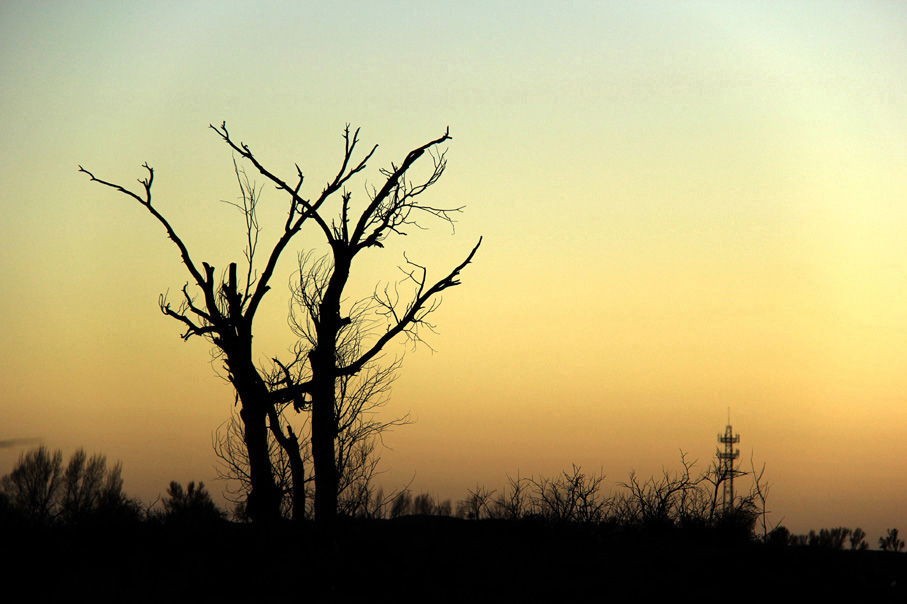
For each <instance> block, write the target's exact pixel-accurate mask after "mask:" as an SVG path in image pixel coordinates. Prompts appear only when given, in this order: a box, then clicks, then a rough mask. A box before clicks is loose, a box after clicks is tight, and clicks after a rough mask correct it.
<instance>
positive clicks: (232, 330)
mask: <svg viewBox="0 0 907 604" xmlns="http://www.w3.org/2000/svg"><path fill="white" fill-rule="evenodd" d="M211 129H212V130H214V131H215V132H216V133H217V134H218V135H219V136H220V137H221V139H222V140H223V141H224V142H225V143H226V144H227V145H228V146H229V147H230V148H231V149H232V150H233V151H234V152H235V153H236V154H237V155H238V156H239V157H240V158H241V159H242V160H245V161H246V162H248V163H249V164H251V165H252V166H253V167H254V169H255V170H256V171H257V172H258V173H259V174H261V175H262V176H263V177H264V178H265V179H266V180H267V181H268V182H270V183H272V184H273V185H275V186H276V188H277V189H278V190H279V191H282V192H283V193H285V194H286V195H287V196H288V197H289V200H288V206H287V215H286V216H287V217H286V221H285V223H284V225H283V229H282V232H281V233H280V236H279V237H278V238H277V240H276V241H275V242H274V243H273V245H272V247H271V249H270V252H269V253H268V254H267V256H266V259H265V261H264V265H263V267H262V268H261V270H260V272H259V271H258V268H256V266H257V265H256V254H257V251H258V244H259V240H258V239H259V237H258V236H259V226H258V218H257V204H258V199H259V197H258V195H259V193H260V189H256V187H255V186H254V183H249V180H248V178H244V177H245V172H244V171H243V170H242V169H240V168H239V166H238V164H237V166H236V173H237V178H238V180H239V185H240V189H241V190H242V192H243V197H242V203H241V204H237V207H239V209H240V210H241V211H242V212H243V215H244V216H245V221H246V232H247V238H246V242H245V250H244V258H245V270H244V271H243V273H239V272H238V270H237V264H236V263H235V262H234V263H230V264H229V266H228V269H227V271H226V275H222V276H221V277H219V278H218V277H216V276H215V273H216V269H215V267H214V266H212V265H210V264H208V263H206V262H202V263H201V268H199V266H198V264H197V263H196V261H195V260H193V258H192V256H191V255H190V253H189V250H188V249H187V247H186V245H185V244H184V243H183V240H182V239H181V238H180V237H179V236H178V235H177V233H176V231H175V230H174V228H173V227H172V226H171V224H170V223H169V221H168V220H167V219H166V218H165V217H164V216H163V214H161V212H160V211H159V210H158V209H157V207H155V206H154V205H153V204H152V195H151V190H152V183H153V180H154V171H153V169H152V168H151V167H150V166H149V165H148V164H147V163H146V164H144V166H143V167H144V168H145V170H146V171H147V176H146V177H145V178H142V179H139V183H140V184H141V185H142V190H141V191H139V192H138V193H137V192H134V191H131V190H129V189H126V188H124V187H122V186H120V185H117V184H114V183H112V182H108V181H105V180H102V179H99V178H96V177H95V176H94V174H92V173H91V172H89V171H88V170H85V169H84V168H82V167H81V166H79V170H80V171H81V172H84V173H86V174H87V175H88V176H89V177H90V179H91V180H92V181H93V182H97V183H99V184H101V185H104V186H106V187H109V188H112V189H114V190H116V191H118V192H120V193H122V194H124V195H126V196H128V197H130V198H132V199H133V200H135V201H137V202H138V203H139V204H140V205H142V206H143V207H144V208H145V209H146V210H147V211H148V212H149V213H150V214H151V215H152V216H153V218H154V219H155V220H156V221H157V222H159V223H160V224H161V225H162V226H163V227H164V229H165V231H166V232H167V236H168V237H169V238H170V239H171V240H172V241H173V243H174V245H175V246H176V247H177V249H178V251H179V253H180V257H181V259H182V262H183V265H184V266H185V267H186V270H187V271H188V272H189V275H190V277H191V283H192V287H193V290H194V291H197V292H200V294H201V300H200V301H199V300H198V296H197V295H196V294H195V293H193V291H192V290H190V286H189V284H186V285H185V286H184V287H183V288H182V294H183V299H182V301H181V303H180V304H179V305H178V306H177V307H176V308H174V307H173V306H172V304H171V303H170V302H169V301H168V300H167V298H166V296H161V299H160V308H161V311H162V312H163V313H164V314H165V315H167V316H169V317H171V318H173V319H175V320H177V321H179V322H180V323H181V324H183V326H184V327H185V329H186V331H185V332H184V334H183V339H184V340H188V339H189V338H191V337H192V336H200V337H203V338H206V339H208V340H209V341H210V342H211V343H212V344H213V345H214V346H215V347H216V348H217V350H218V351H219V353H220V354H222V356H223V359H224V364H225V368H226V370H227V377H228V379H229V381H230V382H231V384H232V385H233V387H234V389H235V391H236V398H237V400H238V401H239V403H240V404H241V410H240V418H241V420H242V423H243V439H244V442H245V445H246V450H247V453H248V464H249V466H248V467H249V472H248V477H249V484H250V485H251V489H250V493H249V499H248V511H249V514H250V516H251V518H252V519H253V520H254V521H257V522H272V521H276V520H277V519H279V517H280V506H281V500H282V497H281V493H280V490H279V488H278V485H277V484H276V483H275V480H274V472H273V469H272V464H271V455H270V448H269V446H270V445H269V435H270V438H273V439H274V440H275V441H277V443H278V444H279V445H280V446H281V447H282V448H283V449H284V450H285V451H286V452H287V454H288V456H289V461H290V468H291V472H298V473H300V477H299V479H294V481H293V483H294V489H304V484H305V479H304V477H303V476H302V473H303V472H304V463H303V460H302V458H301V453H300V450H301V449H300V440H299V438H298V436H297V435H296V434H295V433H294V432H293V431H292V429H291V427H290V425H289V424H285V425H284V426H282V425H281V423H280V421H279V419H280V418H279V409H280V405H286V404H288V403H292V404H293V406H294V408H295V409H296V410H298V411H302V410H303V409H306V410H309V411H310V412H311V426H310V429H311V452H312V459H313V467H314V473H315V483H316V490H315V497H316V500H315V516H316V519H321V520H324V521H326V522H331V521H332V520H333V519H334V518H335V517H336V515H337V507H338V492H339V489H340V474H339V472H338V468H337V460H336V443H337V439H338V434H339V429H340V425H341V421H342V419H341V418H339V417H338V416H337V413H336V396H337V381H338V380H339V379H342V378H344V377H346V376H354V375H356V374H358V373H359V372H360V371H363V370H364V369H366V367H367V366H368V364H369V363H371V362H373V361H374V360H376V358H377V357H378V356H379V355H380V353H381V351H382V350H383V348H384V346H385V345H386V344H387V343H388V342H390V341H391V340H392V339H394V338H396V337H397V336H405V337H409V338H411V339H413V340H415V341H418V340H419V330H420V328H422V327H430V325H429V324H428V323H427V321H426V317H427V316H428V315H429V314H430V313H431V312H432V311H433V310H434V309H435V308H436V307H437V304H438V303H439V294H440V293H441V292H443V291H444V290H445V289H448V288H450V287H454V286H456V285H459V283H460V281H459V275H460V272H461V271H462V270H463V269H464V268H465V267H466V265H467V264H469V263H470V262H471V260H472V258H473V256H474V255H475V253H476V251H477V250H478V247H479V245H480V244H481V239H480V240H479V243H477V244H476V246H475V247H474V248H473V249H472V251H471V252H470V253H469V254H468V255H467V257H466V259H465V260H464V261H463V262H461V263H460V264H458V265H457V266H456V267H454V268H453V269H452V270H451V271H450V272H448V273H446V275H445V276H442V277H441V278H440V279H439V280H438V281H435V282H431V281H429V280H428V278H427V275H428V271H427V269H426V268H425V267H423V266H420V265H418V264H416V263H414V262H411V261H410V260H409V259H406V267H407V273H406V277H407V279H408V281H409V282H410V284H411V285H412V291H411V292H410V293H411V296H410V297H408V298H406V299H402V300H401V299H400V298H398V297H397V296H396V295H395V294H396V290H388V289H385V290H384V291H383V292H377V291H376V293H375V296H373V302H374V304H375V305H376V307H377V308H378V309H379V310H380V312H382V313H383V316H384V317H385V318H386V319H387V329H386V331H385V332H384V333H383V334H381V335H380V337H377V338H376V339H375V340H374V341H373V342H371V343H370V345H369V346H368V347H367V348H363V349H362V350H361V351H360V353H359V354H358V355H357V356H356V357H355V358H350V359H346V358H344V357H343V356H342V355H340V354H338V349H342V342H343V341H344V336H345V333H346V331H347V330H348V329H349V327H350V325H351V324H352V321H351V318H350V316H349V313H348V312H347V313H343V312H342V309H341V304H342V301H343V299H344V289H345V287H346V285H347V282H348V280H349V276H350V271H351V267H352V262H353V259H354V258H355V257H357V256H358V255H359V254H360V253H361V252H363V251H364V250H367V249H372V248H380V247H382V245H383V242H384V241H385V239H386V238H387V237H388V236H390V235H392V234H404V233H405V232H406V230H407V229H408V228H409V227H413V226H418V224H417V218H418V217H419V215H428V216H434V217H437V218H440V219H442V220H445V221H448V222H452V218H451V214H452V213H454V212H457V211H459V210H460V208H450V209H444V208H436V207H433V206H429V205H425V204H422V203H421V202H420V199H419V197H420V195H421V194H422V193H423V192H424V191H425V190H426V189H427V188H428V187H430V186H431V185H433V184H435V183H436V182H437V180H438V179H439V178H440V177H441V174H442V173H443V171H444V168H445V166H446V160H445V154H444V152H443V151H438V150H437V149H438V148H439V146H440V145H442V144H443V143H444V142H446V141H448V140H450V136H449V134H448V133H447V132H445V133H444V135H443V136H441V137H439V138H437V139H435V140H432V141H429V142H428V143H426V144H424V145H421V146H419V147H417V148H415V149H413V150H412V151H410V152H409V153H408V154H407V155H406V157H405V158H404V159H403V161H402V163H400V165H399V166H398V165H395V164H391V167H390V168H389V169H386V170H382V171H381V175H382V178H383V180H384V182H383V184H382V185H381V187H380V188H373V189H372V192H371V194H370V195H369V196H368V199H367V200H366V202H365V203H364V208H363V210H362V211H361V213H360V214H359V216H358V218H357V217H356V216H355V215H354V214H353V212H352V206H351V198H352V195H351V193H350V192H349V191H347V190H346V188H345V187H346V185H347V183H348V182H349V181H350V179H351V178H353V176H355V175H356V174H358V173H359V172H361V171H362V170H364V169H365V167H366V162H367V161H368V160H369V159H370V158H371V157H372V155H373V154H374V152H375V150H376V149H377V146H375V147H372V149H371V150H370V151H368V152H367V153H365V155H364V157H362V159H360V160H358V161H357V160H355V159H354V155H355V152H356V146H357V144H358V142H359V131H358V130H356V131H355V132H353V133H351V132H350V129H349V127H347V128H346V129H345V131H344V135H343V140H344V151H343V158H342V160H341V162H340V168H339V170H338V171H337V174H336V176H334V178H333V179H332V180H330V181H328V183H327V185H326V186H325V187H324V189H323V190H322V191H321V193H320V194H319V195H318V196H317V197H316V198H314V199H306V198H304V197H303V196H302V194H301V193H300V191H301V189H302V185H303V180H304V178H303V173H302V170H301V169H300V168H299V166H298V165H297V166H296V174H295V176H294V177H293V179H292V180H285V179H283V178H281V177H280V176H278V175H277V174H276V173H275V172H273V171H271V170H269V169H268V168H266V167H265V166H264V165H262V164H261V163H260V162H259V161H258V159H257V158H256V157H255V156H254V155H253V153H252V150H251V148H250V147H249V146H248V145H246V144H245V143H242V142H237V141H236V140H234V139H233V138H232V137H231V135H230V133H229V131H228V130H227V126H226V123H222V124H221V125H220V126H219V127H218V126H213V125H212V126H211ZM426 152H428V154H429V155H430V156H431V157H432V159H433V169H432V171H431V174H430V175H429V177H428V178H427V179H425V180H422V181H418V182H412V181H411V180H410V179H409V178H408V177H407V173H408V171H409V170H410V168H412V167H413V165H414V164H415V163H416V162H417V161H418V160H419V159H420V158H421V157H422V156H423V155H425V154H426ZM338 192H339V193H340V195H339V197H340V207H339V208H338V212H339V216H338V217H337V219H335V220H331V221H330V222H329V221H328V220H327V219H326V218H325V215H326V213H327V207H326V204H327V202H328V201H329V200H331V199H334V198H335V197H336V194H337V193H338ZM309 220H312V221H314V222H315V223H316V224H317V226H318V228H319V229H320V230H321V232H322V233H323V234H324V236H325V239H326V243H327V244H328V246H329V247H330V255H329V257H330V266H329V268H328V269H327V273H326V274H325V280H324V281H323V289H322V290H321V291H320V292H319V293H318V298H317V299H318V303H317V305H316V306H315V307H313V308H312V309H310V315H311V319H312V324H313V326H314V331H313V333H312V336H313V338H312V340H311V341H310V342H309V343H310V345H311V346H310V348H309V349H308V350H307V351H305V353H304V355H300V354H298V353H297V358H296V361H304V362H305V363H308V365H309V367H308V376H309V377H308V379H307V380H305V381H300V380H299V379H294V376H293V374H292V373H291V371H289V367H288V366H287V371H285V372H284V375H283V376H282V378H281V379H280V380H278V381H277V382H276V383H275V381H274V380H269V379H268V378H269V375H268V371H267V370H265V369H263V368H261V367H259V366H258V365H256V363H255V361H254V358H255V357H254V356H253V353H252V326H253V321H254V318H255V314H256V313H257V311H258V308H259V307H260V305H261V301H262V299H263V297H264V296H265V294H266V293H267V292H268V291H269V290H270V282H271V279H272V277H273V275H274V271H275V269H276V266H277V262H278V260H279V259H280V257H281V255H282V254H283V252H284V251H285V250H286V249H287V247H288V246H289V245H290V243H291V242H292V241H293V239H294V238H295V237H296V235H298V234H299V232H300V231H301V230H302V227H303V225H304V224H305V223H306V222H307V221H309ZM240 274H241V275H242V276H241V277H240ZM302 288H303V289H306V291H313V290H311V289H307V286H302ZM347 310H348V309H347ZM344 315H345V316H344ZM297 378H298V376H297ZM294 499H295V500H297V501H298V500H304V497H300V496H298V495H297V496H296V497H294Z"/></svg>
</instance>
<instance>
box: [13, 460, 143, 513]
mask: <svg viewBox="0 0 907 604" xmlns="http://www.w3.org/2000/svg"><path fill="white" fill-rule="evenodd" d="M121 473H122V465H121V464H120V463H116V464H114V466H113V467H110V468H108V467H107V458H106V457H105V456H104V455H99V454H96V455H92V456H91V457H88V456H87V455H86V454H85V450H84V449H79V450H77V451H76V452H75V453H73V455H72V457H70V459H69V463H68V464H67V465H66V468H65V469H64V467H63V453H62V452H61V451H60V450H59V449H57V450H56V451H53V452H51V451H49V450H48V449H47V448H46V447H44V446H43V445H42V446H40V447H38V448H37V449H33V450H31V451H28V452H26V453H23V454H22V455H21V456H20V457H19V461H18V462H16V465H15V467H14V468H13V471H12V472H10V473H9V474H7V475H6V476H4V477H3V479H2V480H0V495H3V496H5V497H6V498H7V499H8V501H9V504H10V506H11V508H12V509H13V510H14V511H15V512H16V513H17V514H19V515H20V516H21V517H22V518H23V519H24V520H26V521H27V522H34V523H39V524H51V523H64V524H74V523H79V522H84V521H89V520H92V519H98V518H103V519H105V520H108V521H110V520H116V519H132V520H135V519H137V518H138V516H139V504H138V502H137V501H136V500H132V499H129V498H128V497H127V496H126V495H125V494H124V493H123V478H122V476H121Z"/></svg>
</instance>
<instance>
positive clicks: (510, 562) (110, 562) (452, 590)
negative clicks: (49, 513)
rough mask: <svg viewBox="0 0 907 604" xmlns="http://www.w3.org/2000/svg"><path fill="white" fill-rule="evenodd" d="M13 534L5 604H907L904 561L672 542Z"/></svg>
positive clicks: (638, 537)
mask: <svg viewBox="0 0 907 604" xmlns="http://www.w3.org/2000/svg"><path fill="white" fill-rule="evenodd" d="M3 533H4V534H3V535H2V536H0V539H2V542H3V546H4V547H3V549H4V551H6V552H7V553H11V554H12V558H11V559H8V560H7V561H5V562H3V563H2V566H0V568H2V571H0V577H2V580H3V585H4V587H5V592H6V594H7V595H12V596H13V599H12V600H7V601H23V600H24V599H28V600H31V601H37V602H50V601H63V602H71V601H77V600H78V601H82V600H83V599H87V600H88V601H91V602H107V601H117V602H190V601H191V602H219V603H225V602H241V601H246V602H375V603H376V604H383V602H386V601H389V602H395V603H399V602H432V603H433V602H460V603H463V604H465V603H470V602H496V603H503V602H574V601H584V602H608V601H617V602H623V601H630V600H632V601H635V602H662V601H666V600H667V601H672V600H677V601H680V600H690V599H695V600H697V601H705V600H706V599H710V600H712V599H715V600H723V601H728V602H730V601H733V602H777V601H792V600H795V599H801V598H803V599H804V600H803V601H807V602H813V601H819V600H824V601H826V602H907V554H894V553H888V552H879V551H863V552H850V551H831V550H825V549H819V548H812V547H799V548H795V547H770V546H765V545H762V544H759V543H752V542H743V541H740V540H736V541H734V540H728V539H721V538H719V537H717V536H715V535H709V534H683V533H680V532H678V531H666V532H661V533H656V532H653V531H647V532H645V533H629V532H625V531H622V532H617V531H613V530H602V529H595V530H591V529H580V528H578V527H566V528H561V529H552V528H550V527H547V526H545V525H543V524H541V523H532V522H527V521H521V522H504V521H478V522H477V521H466V520H459V519H455V518H444V517H408V518H402V519H398V520H383V521H356V522H351V523H349V524H346V525H343V526H342V527H340V529H339V530H338V532H337V534H336V536H335V537H334V538H332V539H325V538H322V537H319V535H317V534H316V533H315V532H314V531H313V530H311V529H301V530H300V529H296V528H291V527H285V528H281V529H278V530H273V531H267V532H265V531H259V530H255V529H253V528H252V527H250V526H245V525H224V526H220V527H214V528H198V527H189V528H187V527H172V526H162V525H155V524H146V525H141V526H136V525H129V526H123V527H120V528H118V529H110V528H104V529H98V528H90V527H70V528H58V529H53V530H47V529H44V530H38V529H30V530H26V529H23V528H15V527H12V528H11V527H6V528H5V529H4V531H3ZM318 544H321V546H320V547H319V545H318ZM17 586H22V587H23V588H24V598H19V597H15V594H17V593H19V592H20V589H18V587H17ZM3 599H4V600H6V598H3Z"/></svg>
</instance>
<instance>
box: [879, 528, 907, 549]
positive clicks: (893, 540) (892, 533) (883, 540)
mask: <svg viewBox="0 0 907 604" xmlns="http://www.w3.org/2000/svg"><path fill="white" fill-rule="evenodd" d="M879 547H880V548H881V549H882V551H883V552H899V551H901V550H902V549H904V540H903V539H899V538H898V529H896V528H890V529H888V534H887V535H885V536H884V537H879Z"/></svg>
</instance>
